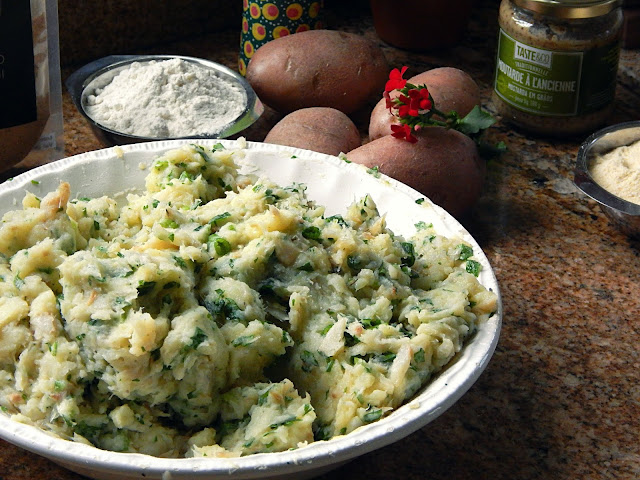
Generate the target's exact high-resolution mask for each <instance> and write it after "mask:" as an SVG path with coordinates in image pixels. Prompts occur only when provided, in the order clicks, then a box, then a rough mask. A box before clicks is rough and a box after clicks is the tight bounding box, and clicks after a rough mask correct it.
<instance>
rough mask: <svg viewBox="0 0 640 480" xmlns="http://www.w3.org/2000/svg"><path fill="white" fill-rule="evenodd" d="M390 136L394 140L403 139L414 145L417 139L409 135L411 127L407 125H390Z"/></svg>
mask: <svg viewBox="0 0 640 480" xmlns="http://www.w3.org/2000/svg"><path fill="white" fill-rule="evenodd" d="M391 131H392V132H393V133H391V135H392V136H393V137H395V138H401V139H402V138H404V139H406V140H407V142H409V143H416V142H417V141H418V139H417V138H416V137H414V136H413V135H412V134H411V127H410V126H409V125H407V124H404V125H396V124H392V125H391Z"/></svg>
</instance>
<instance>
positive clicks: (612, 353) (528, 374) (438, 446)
mask: <svg viewBox="0 0 640 480" xmlns="http://www.w3.org/2000/svg"><path fill="white" fill-rule="evenodd" d="M338 3H339V2H336V4H335V5H334V6H332V7H331V5H330V7H331V11H330V12H329V13H332V14H334V15H333V17H331V18H330V20H331V22H329V26H330V27H333V28H338V29H343V30H347V31H352V32H357V33H361V34H363V35H365V36H367V37H370V38H372V39H374V40H376V41H378V40H377V37H376V34H375V31H374V30H373V27H372V23H371V20H370V17H369V14H368V11H367V9H366V3H365V4H364V5H363V4H362V2H356V3H357V4H358V5H360V6H361V7H363V11H362V12H360V13H354V11H353V7H349V8H348V11H346V12H343V11H341V10H340V8H342V7H340V6H339V5H338ZM497 4H498V2H497V1H489V0H483V1H480V2H476V5H475V6H474V12H473V15H472V20H471V23H470V26H469V27H470V28H469V33H468V35H467V36H466V37H465V39H464V41H463V42H462V43H461V44H460V45H459V46H457V47H456V48H453V49H450V50H448V51H439V52H430V53H422V54H416V53H409V52H405V51H400V50H397V49H394V48H391V47H389V46H386V45H384V44H382V43H381V44H382V45H383V47H384V49H385V53H386V54H387V56H388V58H389V60H390V63H391V64H392V65H393V66H401V65H408V66H409V67H410V72H412V74H413V73H417V72H419V71H423V70H426V69H429V68H432V67H435V66H442V65H448V66H455V67H459V68H462V69H464V70H466V71H467V72H469V73H470V74H471V75H472V76H473V77H474V78H475V79H476V81H477V82H478V83H479V85H480V86H481V88H482V92H483V102H484V105H485V107H486V108H488V109H489V110H492V106H491V103H490V100H489V99H490V92H491V79H492V75H493V64H494V62H493V57H494V49H495V38H496V31H497V30H496V29H497V22H496V16H497V15H496V11H497ZM344 8H347V7H344ZM237 39H238V36H237V31H235V30H233V31H230V32H227V33H215V34H208V35H205V36H201V37H199V38H196V39H189V40H184V41H179V42H174V43H171V44H168V45H163V46H160V47H157V48H152V49H148V51H152V52H158V53H180V54H185V55H195V56H201V57H206V58H211V59H214V60H217V61H219V62H221V63H225V64H227V65H229V66H234V64H235V59H236V48H237ZM70 68H71V67H68V68H67V71H66V72H65V74H68V73H69V72H70V71H71V70H70ZM64 109H65V128H66V130H65V138H66V141H67V145H66V151H67V154H68V155H72V154H76V153H81V152H84V151H88V150H92V149H96V148H100V147H101V145H100V144H99V142H98V141H97V140H96V139H95V137H94V136H93V135H92V133H91V131H90V130H89V128H88V126H87V124H86V123H85V122H84V120H83V119H82V118H81V117H80V116H79V115H78V114H77V113H76V112H75V110H74V108H73V105H72V104H71V102H70V100H69V98H68V96H65V102H64ZM367 115H368V113H367V112H364V113H360V114H358V115H355V116H354V119H355V121H356V122H357V123H358V126H359V127H360V128H361V131H362V133H363V137H365V136H366V125H367ZM278 118H279V117H278V115H277V114H275V112H271V111H269V112H267V114H266V115H265V116H264V117H263V118H262V119H261V120H260V122H258V124H257V125H256V126H255V127H253V128H252V129H251V130H250V131H248V132H246V136H247V137H248V138H249V139H250V140H262V138H264V135H265V134H266V132H267V130H268V128H269V127H270V126H271V125H273V124H274V123H275V121H277V119H278ZM638 119H640V51H630V50H627V51H624V52H623V54H622V61H621V67H620V74H619V82H618V91H617V100H616V110H615V113H614V116H613V117H612V118H611V119H610V121H609V123H617V122H620V121H627V120H638ZM490 137H491V138H492V139H494V140H496V141H500V140H502V141H504V142H505V143H506V144H507V147H508V151H507V153H506V154H504V155H503V156H502V157H500V158H499V159H496V160H493V161H491V162H490V163H489V164H488V173H487V181H486V186H485V192H484V194H483V196H482V198H481V199H480V201H479V202H478V204H477V205H476V206H475V207H474V209H473V211H472V212H471V214H470V215H469V216H468V217H466V218H465V219H463V223H464V224H465V226H466V227H467V228H468V229H469V230H470V232H471V233H472V234H473V235H474V237H475V238H476V239H477V240H478V242H479V243H480V245H481V246H482V248H483V249H484V251H485V252H486V254H487V256H488V257H489V260H490V262H491V264H492V265H493V268H494V269H495V273H496V275H497V278H498V281H499V283H500V288H501V293H502V300H503V308H504V317H503V329H502V333H501V337H500V341H499V344H498V347H497V350H496V352H495V354H494V356H493V358H492V360H491V362H490V364H489V366H488V367H487V369H486V370H485V372H484V373H483V374H482V376H481V377H480V379H479V380H478V382H476V384H475V385H473V386H472V387H471V389H470V390H469V391H468V392H467V393H466V394H465V395H464V396H463V397H462V398H461V399H460V400H459V401H458V402H457V403H456V404H455V405H454V406H453V407H451V408H450V409H449V410H447V411H446V412H445V413H444V414H442V415H441V416H440V417H438V418H437V419H436V420H435V421H433V422H432V423H430V424H428V425H427V426H425V427H424V428H422V429H420V430H418V431H417V432H415V433H413V434H412V435H409V436H408V437H406V438H405V439H403V440H400V441H398V442H396V443H394V444H392V445H389V446H387V447H385V448H382V449H380V450H377V451H374V452H371V453H368V454H366V455H364V456H362V457H360V458H358V459H356V460H354V461H352V462H350V463H348V464H346V465H345V466H343V467H341V468H340V469H338V470H335V471H334V472H332V473H330V474H326V475H324V476H323V477H320V478H321V479H322V480H324V479H326V480H329V479H331V478H349V479H353V480H360V479H362V480H364V479H366V480H372V479H402V480H408V479H416V480H418V479H420V480H422V479H430V480H469V479H492V480H513V479H518V480H529V479H549V480H564V479H576V480H577V479H580V480H584V479H629V480H631V479H637V478H640V346H639V342H638V338H640V295H639V294H640V241H637V240H631V239H629V238H628V237H626V236H624V235H622V234H620V233H618V232H617V231H616V230H614V229H613V228H612V226H611V225H610V224H609V223H608V221H607V219H606V217H605V216H604V215H603V213H602V212H601V210H600V208H599V207H598V206H597V204H596V203H594V202H593V201H591V200H589V199H587V198H585V197H584V196H583V195H581V194H580V193H579V192H578V191H577V190H576V188H575V187H574V185H573V183H572V178H573V167H574V163H575V157H576V153H577V151H578V147H579V142H580V140H581V138H575V139H548V138H540V137H534V136H531V135H528V134H526V133H524V132H520V131H516V130H513V129H512V128H511V127H509V126H508V125H503V124H502V123H498V124H497V125H496V126H495V127H493V128H492V129H491V133H490ZM36 478H37V479H51V480H53V479H56V480H58V479H59V480H78V479H80V478H81V477H79V476H78V475H75V474H73V473H71V472H69V471H67V470H65V469H63V468H61V467H58V466H57V465H55V464H53V463H51V462H49V461H47V460H45V459H43V458H40V457H38V456H35V455H32V454H29V453H27V452H25V451H23V450H21V449H18V448H16V447H14V446H12V445H10V444H7V443H5V442H2V441H0V479H1V480H27V479H36Z"/></svg>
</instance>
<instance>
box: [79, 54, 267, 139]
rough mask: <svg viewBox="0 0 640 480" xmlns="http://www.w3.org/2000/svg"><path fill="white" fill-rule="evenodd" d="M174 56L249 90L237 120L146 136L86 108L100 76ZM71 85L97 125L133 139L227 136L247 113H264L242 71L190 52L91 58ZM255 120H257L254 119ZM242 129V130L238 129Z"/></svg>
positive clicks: (80, 109)
mask: <svg viewBox="0 0 640 480" xmlns="http://www.w3.org/2000/svg"><path fill="white" fill-rule="evenodd" d="M174 58H180V59H182V60H185V61H188V62H191V63H197V64H199V65H202V66H204V67H206V68H209V69H212V70H215V71H216V72H218V73H221V74H223V75H224V76H225V77H227V79H228V80H229V81H231V82H233V83H236V84H239V86H240V87H241V88H242V90H243V91H244V92H245V96H246V104H245V106H244V109H243V110H242V113H240V114H239V115H238V116H237V117H236V118H235V119H234V120H232V121H231V122H229V123H228V124H226V125H225V126H223V127H222V128H221V129H220V130H219V131H218V132H216V133H215V134H212V135H188V136H184V137H145V136H140V135H132V134H129V133H124V132H119V131H117V130H113V129H111V128H109V127H107V126H105V125H103V124H101V123H100V122H98V121H96V120H95V119H94V118H92V117H91V116H90V115H89V114H88V113H87V111H86V110H85V108H84V107H85V101H84V100H85V98H86V95H87V87H88V86H89V85H90V84H91V82H93V81H94V80H96V79H97V78H99V77H100V76H102V75H104V74H106V73H108V72H110V71H112V70H115V69H117V68H121V67H124V66H126V65H131V64H132V63H135V62H141V63H142V62H151V61H163V60H172V59H174ZM73 83H75V85H72V84H73ZM67 88H68V89H69V90H70V93H71V97H72V100H73V103H74V104H75V106H76V108H77V109H78V111H79V112H80V113H81V114H82V116H83V117H85V118H86V119H87V120H88V121H89V122H90V123H91V124H92V125H93V126H95V127H97V128H99V129H100V130H103V131H104V132H106V133H108V134H111V135H116V136H120V137H123V138H127V139H130V140H131V141H133V142H135V141H149V140H152V141H162V140H184V139H189V138H193V139H210V138H224V137H227V136H229V135H233V134H234V133H237V131H234V130H233V128H232V127H233V126H234V125H236V124H239V123H240V122H241V121H242V120H243V119H244V118H245V117H250V116H254V117H255V118H254V119H253V121H255V120H256V119H257V118H258V117H259V116H260V114H261V113H262V112H261V111H260V108H259V105H260V102H259V99H258V97H257V95H256V93H255V91H254V90H253V88H252V87H251V85H250V84H249V82H248V81H247V80H246V79H245V78H244V77H243V76H242V75H240V74H239V73H237V72H235V71H233V70H232V69H230V68H229V67H227V66H225V65H222V64H220V63H217V62H214V61H212V60H207V59H204V58H198V57H191V56H186V55H171V54H148V55H111V56H107V57H103V58H101V59H98V60H96V61H94V62H91V63H89V64H87V65H85V66H84V67H82V68H81V69H80V70H78V71H76V72H75V73H74V74H72V75H71V76H70V77H69V79H68V81H67ZM252 123H253V122H252ZM238 131H239V130H238Z"/></svg>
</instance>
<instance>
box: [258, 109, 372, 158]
mask: <svg viewBox="0 0 640 480" xmlns="http://www.w3.org/2000/svg"><path fill="white" fill-rule="evenodd" d="M264 142H265V143H275V144H278V145H286V146H289V147H297V148H305V149H307V150H313V151H314V152H320V153H326V154H328V155H338V154H340V153H346V152H349V151H351V150H353V149H355V148H358V147H359V146H360V145H361V143H362V142H361V140H360V132H359V131H358V128H357V127H356V126H355V124H354V123H353V122H352V121H351V119H350V118H349V117H348V116H347V115H346V114H344V113H342V112H341V111H340V110H336V109H335V108H329V107H309V108H302V109H300V110H296V111H295V112H291V113H290V114H289V115H287V116H285V117H284V118H283V119H282V120H280V121H279V122H278V123H276V124H275V125H274V127H273V128H272V129H271V131H269V133H268V134H267V136H266V137H265V139H264Z"/></svg>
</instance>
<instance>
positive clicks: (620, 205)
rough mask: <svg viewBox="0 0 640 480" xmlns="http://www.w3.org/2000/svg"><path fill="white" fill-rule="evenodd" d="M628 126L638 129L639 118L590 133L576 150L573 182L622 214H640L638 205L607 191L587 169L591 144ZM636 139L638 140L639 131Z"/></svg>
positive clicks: (595, 198)
mask: <svg viewBox="0 0 640 480" xmlns="http://www.w3.org/2000/svg"><path fill="white" fill-rule="evenodd" d="M629 128H639V129H640V120H638V121H629V122H623V123H619V124H616V125H611V126H609V127H605V128H603V129H601V130H598V131H596V132H595V133H593V134H591V135H590V136H589V137H588V138H587V139H586V140H585V141H584V142H583V143H582V145H580V149H579V150H578V157H577V161H576V168H575V172H574V183H575V185H576V186H577V187H578V188H579V189H580V190H581V191H582V192H583V193H585V194H586V195H588V196H589V197H591V198H592V199H594V200H595V201H597V202H598V203H600V204H602V205H604V206H605V207H607V208H610V209H613V210H616V211H618V212H621V213H622V214H626V215H630V216H640V205H638V204H635V203H633V202H629V201H628V200H624V199H622V198H620V197H618V196H616V195H614V194H613V193H611V192H609V191H608V190H606V189H605V188H604V187H602V186H600V185H599V184H598V183H596V181H595V180H594V179H593V177H592V176H591V172H590V171H589V152H590V151H591V149H592V148H593V146H594V145H595V144H596V143H597V142H598V141H600V140H601V139H603V138H604V137H605V136H607V135H609V134H611V133H614V132H618V131H621V130H626V129H629ZM637 140H640V132H639V135H638V138H637Z"/></svg>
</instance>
